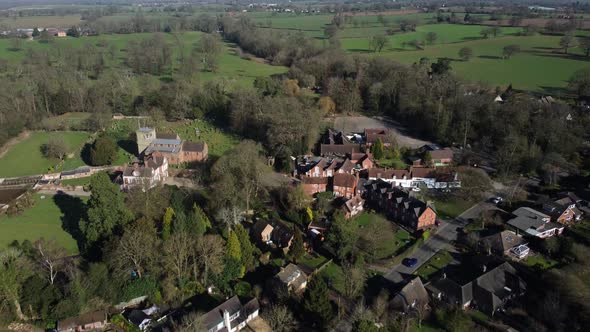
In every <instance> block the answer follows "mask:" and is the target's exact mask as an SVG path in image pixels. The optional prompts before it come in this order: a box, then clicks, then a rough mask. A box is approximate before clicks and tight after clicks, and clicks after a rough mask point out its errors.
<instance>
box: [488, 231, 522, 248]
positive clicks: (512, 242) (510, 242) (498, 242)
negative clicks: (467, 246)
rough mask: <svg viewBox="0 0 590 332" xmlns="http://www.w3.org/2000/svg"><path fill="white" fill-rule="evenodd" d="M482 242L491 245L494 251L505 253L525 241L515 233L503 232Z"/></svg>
mask: <svg viewBox="0 0 590 332" xmlns="http://www.w3.org/2000/svg"><path fill="white" fill-rule="evenodd" d="M481 242H482V243H484V244H486V245H489V246H490V248H492V249H494V250H497V251H501V252H504V251H506V250H509V249H511V248H513V247H516V246H517V245H519V244H522V243H523V242H524V240H523V239H522V238H521V237H520V236H518V235H516V233H514V232H511V231H502V232H500V233H496V234H493V235H490V236H486V237H484V238H482V239H481Z"/></svg>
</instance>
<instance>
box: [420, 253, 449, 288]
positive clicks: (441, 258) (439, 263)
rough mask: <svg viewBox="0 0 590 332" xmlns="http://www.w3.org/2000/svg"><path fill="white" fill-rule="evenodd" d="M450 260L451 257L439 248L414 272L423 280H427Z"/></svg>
mask: <svg viewBox="0 0 590 332" xmlns="http://www.w3.org/2000/svg"><path fill="white" fill-rule="evenodd" d="M451 261H453V257H452V256H451V254H449V252H448V251H446V250H441V251H439V252H437V253H436V254H435V255H434V256H432V258H430V259H429V260H428V262H426V263H425V264H424V265H422V266H421V267H420V268H419V269H418V270H417V271H416V272H415V274H416V275H418V276H420V278H422V280H423V281H426V280H429V279H430V277H432V275H433V274H435V273H436V272H438V271H440V269H442V268H443V267H445V266H447V265H448V264H449V263H450V262H451Z"/></svg>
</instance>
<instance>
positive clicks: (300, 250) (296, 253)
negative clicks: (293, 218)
mask: <svg viewBox="0 0 590 332" xmlns="http://www.w3.org/2000/svg"><path fill="white" fill-rule="evenodd" d="M293 231H294V232H295V235H294V236H293V243H291V247H290V248H289V257H290V258H291V261H293V263H297V262H298V261H299V259H301V257H303V255H305V248H304V247H303V236H302V235H301V231H300V230H299V229H298V228H297V227H296V226H294V227H293Z"/></svg>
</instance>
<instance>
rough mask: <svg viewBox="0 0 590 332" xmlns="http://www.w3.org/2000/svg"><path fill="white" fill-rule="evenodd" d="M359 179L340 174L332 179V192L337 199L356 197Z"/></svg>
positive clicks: (350, 175)
mask: <svg viewBox="0 0 590 332" xmlns="http://www.w3.org/2000/svg"><path fill="white" fill-rule="evenodd" d="M357 181H358V178H357V177H356V176H354V175H352V174H347V173H338V174H335V175H334V177H333V178H332V191H333V192H334V196H336V197H344V198H346V199H350V198H352V197H353V196H354V195H356V184H357Z"/></svg>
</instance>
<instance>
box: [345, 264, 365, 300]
mask: <svg viewBox="0 0 590 332" xmlns="http://www.w3.org/2000/svg"><path fill="white" fill-rule="evenodd" d="M343 270H344V294H343V295H344V296H345V297H347V298H348V299H351V300H352V299H354V298H356V297H357V296H359V295H360V293H361V292H362V291H363V289H364V288H365V279H366V275H365V273H364V271H363V270H361V269H360V268H358V267H356V266H352V265H350V264H344V266H343Z"/></svg>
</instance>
